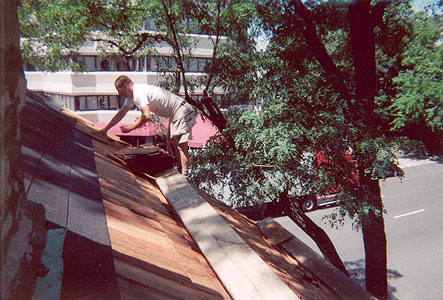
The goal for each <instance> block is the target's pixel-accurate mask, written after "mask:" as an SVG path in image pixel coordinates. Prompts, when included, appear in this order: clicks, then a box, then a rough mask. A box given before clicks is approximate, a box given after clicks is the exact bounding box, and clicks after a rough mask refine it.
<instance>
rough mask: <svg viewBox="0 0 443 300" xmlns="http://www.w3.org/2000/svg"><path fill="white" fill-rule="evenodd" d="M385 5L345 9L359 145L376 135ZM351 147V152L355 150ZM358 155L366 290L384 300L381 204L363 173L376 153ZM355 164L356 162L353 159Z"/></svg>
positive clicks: (362, 3) (361, 1) (364, 1)
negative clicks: (378, 48) (379, 27)
mask: <svg viewBox="0 0 443 300" xmlns="http://www.w3.org/2000/svg"><path fill="white" fill-rule="evenodd" d="M385 5H386V4H383V5H380V6H378V7H376V8H374V9H373V10H372V13H371V1H370V0H354V1H353V2H352V3H351V5H350V6H349V12H348V17H349V28H350V36H351V44H352V54H353V59H354V68H355V98H356V104H355V106H354V111H355V118H354V121H355V122H356V124H358V125H357V126H358V127H360V128H361V130H360V138H359V143H365V142H366V141H373V140H374V139H375V138H376V137H378V136H379V135H380V133H379V132H378V129H377V128H376V127H375V126H374V124H377V122H374V120H376V118H377V115H376V114H375V95H376V82H377V77H376V63H375V39H374V26H375V24H376V23H377V22H378V20H379V19H380V18H381V17H382V15H383V11H384V7H385ZM357 149H358V147H355V149H354V150H357ZM370 151H372V152H374V153H372V152H365V153H361V155H356V157H357V158H358V157H365V160H364V161H357V164H358V171H359V185H360V187H361V188H362V191H363V192H364V193H365V195H366V199H367V201H368V204H369V206H370V209H369V212H368V213H367V214H364V215H360V218H361V221H362V233H363V241H364V247H365V257H366V290H367V291H368V292H370V293H371V294H373V295H374V296H375V297H377V298H379V299H381V300H382V299H383V300H384V299H388V276H387V249H386V233H385V227H384V220H383V204H382V200H381V195H380V185H379V182H378V180H372V179H371V178H370V175H368V174H365V170H366V169H367V168H370V167H371V165H368V163H367V162H368V161H369V162H371V161H375V159H376V157H377V154H376V153H375V151H376V150H370ZM357 160H358V159H357Z"/></svg>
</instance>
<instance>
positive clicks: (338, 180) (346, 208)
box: [195, 1, 410, 299]
mask: <svg viewBox="0 0 443 300" xmlns="http://www.w3.org/2000/svg"><path fill="white" fill-rule="evenodd" d="M259 10H260V12H261V15H260V16H261V17H262V19H263V23H264V26H265V29H266V30H269V31H270V32H271V33H272V37H271V43H270V45H269V47H268V49H267V52H266V53H265V54H264V55H262V56H260V57H259V60H260V63H259V64H258V67H257V69H256V72H258V73H259V74H261V76H260V78H259V81H258V82H257V84H256V88H255V89H251V90H250V91H251V92H252V96H251V98H254V97H257V98H258V99H260V101H258V102H259V104H260V108H261V109H260V111H259V112H258V113H256V112H245V113H243V114H242V115H241V116H240V117H238V119H237V120H235V119H234V120H232V119H230V120H229V122H228V124H229V126H230V127H229V128H228V129H227V130H226V131H225V134H227V135H231V136H232V137H233V139H234V141H235V150H232V149H231V148H230V146H229V144H228V143H226V141H224V139H223V138H216V139H214V144H213V145H212V146H210V147H208V149H206V150H205V151H204V152H203V153H199V155H202V156H200V157H198V156H197V157H196V159H197V164H198V165H197V166H196V168H197V169H196V175H195V176H196V179H197V181H203V183H202V184H201V185H200V187H201V188H205V187H206V188H208V187H210V185H211V184H214V183H216V182H219V183H220V182H221V183H222V184H221V185H222V186H230V187H231V189H232V190H231V192H232V193H233V200H234V201H235V202H236V204H237V205H241V204H242V201H243V202H244V201H248V200H247V199H254V198H253V197H255V199H254V200H255V201H265V200H271V201H277V202H281V203H287V204H286V206H287V205H288V201H287V198H288V196H291V195H294V194H295V195H299V196H301V195H303V194H322V193H324V192H325V191H327V190H328V189H330V188H331V187H338V188H339V190H340V191H341V192H340V194H339V197H340V200H341V202H340V209H339V211H338V213H337V214H335V215H333V216H331V218H332V219H333V220H334V221H335V222H342V221H343V217H344V216H345V215H349V216H350V217H351V218H355V225H356V226H357V227H358V228H361V230H362V233H363V239H364V245H365V257H366V288H367V290H368V291H369V292H371V293H372V294H373V295H375V296H376V297H378V298H380V299H387V259H386V257H387V255H386V235H385V231H384V220H383V203H382V199H381V195H380V185H379V181H380V180H382V179H384V178H387V177H388V176H389V175H392V174H396V175H398V176H401V175H402V174H403V173H402V171H401V170H400V169H399V168H398V162H397V160H396V156H395V152H394V149H397V148H398V147H399V146H404V145H405V144H407V143H406V142H407V139H405V138H398V137H397V136H396V135H395V134H393V132H392V131H391V129H392V127H391V126H390V120H391V117H392V116H390V115H389V112H387V111H386V108H387V107H389V105H390V104H391V103H392V101H393V98H394V96H395V93H396V90H395V86H394V84H393V82H392V79H393V78H394V77H395V76H396V75H397V74H398V72H399V68H400V67H401V59H400V58H401V53H402V52H403V51H404V48H405V46H406V45H405V43H404V42H402V41H403V40H404V38H405V36H407V35H408V33H409V26H408V23H407V21H406V20H407V17H408V15H409V14H410V3H409V1H392V2H389V3H388V2H387V1H379V2H377V3H375V5H373V6H372V5H371V3H370V1H352V3H351V4H349V5H348V4H346V3H343V2H335V1H329V2H326V3H325V2H319V1H306V2H304V4H303V3H301V1H288V2H282V3H276V2H274V1H264V3H263V5H262V6H260V7H259ZM394 41H397V42H394ZM394 45H395V46H394ZM222 157H223V159H222ZM214 169H215V171H214ZM225 174H229V175H228V176H227V177H225V178H224V179H223V178H222V177H223V175H225ZM205 181H206V182H205ZM289 205H291V206H292V203H291V202H289ZM294 211H297V208H295V207H293V209H292V210H290V211H289V210H288V211H287V213H288V214H292V212H294ZM293 219H295V221H296V222H297V219H298V218H297V217H295V216H294V218H293ZM299 223H301V222H299Z"/></svg>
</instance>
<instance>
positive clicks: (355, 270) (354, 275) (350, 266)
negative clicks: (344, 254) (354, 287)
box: [344, 259, 403, 300]
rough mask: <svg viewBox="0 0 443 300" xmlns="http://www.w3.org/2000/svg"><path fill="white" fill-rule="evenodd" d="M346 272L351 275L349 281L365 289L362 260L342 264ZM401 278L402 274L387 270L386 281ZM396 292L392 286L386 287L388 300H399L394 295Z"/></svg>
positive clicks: (363, 262)
mask: <svg viewBox="0 0 443 300" xmlns="http://www.w3.org/2000/svg"><path fill="white" fill-rule="evenodd" d="M344 264H345V267H346V270H347V271H348V272H349V275H351V279H352V280H353V281H354V282H355V283H357V284H358V285H359V286H361V287H362V288H364V289H366V286H365V261H364V259H359V260H355V261H346V262H344ZM401 277H403V275H402V274H400V273H399V272H398V271H396V270H392V269H388V280H392V279H398V278H401ZM396 292H397V289H396V288H395V287H393V286H390V285H389V286H388V294H389V300H400V299H399V298H397V297H396V296H395V295H394V294H395V293H396Z"/></svg>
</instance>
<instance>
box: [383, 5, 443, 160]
mask: <svg viewBox="0 0 443 300" xmlns="http://www.w3.org/2000/svg"><path fill="white" fill-rule="evenodd" d="M411 23H412V24H413V34H412V36H411V42H410V43H409V44H408V47H407V49H406V51H405V52H404V53H403V59H402V69H401V71H400V73H399V74H398V76H397V77H396V78H395V79H394V82H395V84H396V85H397V86H398V93H397V95H396V98H395V100H394V101H393V103H392V104H391V106H390V109H391V110H392V112H393V115H394V119H393V121H392V123H393V126H394V129H395V130H399V131H403V132H404V133H405V134H411V135H412V134H413V133H414V132H417V131H419V132H421V134H419V136H421V137H419V136H417V138H421V139H422V140H423V141H424V142H425V143H426V144H427V146H428V149H430V150H431V152H433V153H438V152H439V151H441V147H442V145H443V138H442V137H441V136H442V133H443V125H442V124H443V123H442V120H443V92H442V91H443V46H442V44H441V38H442V36H441V32H442V26H443V22H442V17H441V16H440V15H433V16H429V15H427V14H426V13H425V12H420V13H417V14H415V15H414V16H413V17H412V22H411ZM426 137H428V138H429V140H427V139H426Z"/></svg>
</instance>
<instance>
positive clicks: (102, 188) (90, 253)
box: [22, 94, 363, 300]
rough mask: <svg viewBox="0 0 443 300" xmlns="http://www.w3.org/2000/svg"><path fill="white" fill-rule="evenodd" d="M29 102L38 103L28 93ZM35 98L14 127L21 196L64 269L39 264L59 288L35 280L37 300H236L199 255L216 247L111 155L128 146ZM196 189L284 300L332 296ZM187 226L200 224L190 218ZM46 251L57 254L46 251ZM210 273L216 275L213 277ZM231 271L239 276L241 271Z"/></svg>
mask: <svg viewBox="0 0 443 300" xmlns="http://www.w3.org/2000/svg"><path fill="white" fill-rule="evenodd" d="M31 96H32V94H30V97H31ZM31 98H33V99H34V100H37V102H38V101H43V99H41V98H39V97H36V96H35V95H34V96H32V97H31ZM30 100H32V99H30ZM34 100H32V101H28V102H27V103H26V105H25V108H26V109H25V113H26V115H25V117H26V122H25V123H24V124H23V126H22V127H23V129H24V130H22V131H23V132H24V138H23V146H22V153H23V156H24V162H25V163H24V173H25V185H26V188H27V192H28V199H29V200H31V201H35V202H39V203H41V204H43V205H44V206H45V209H46V218H47V220H48V224H49V226H48V229H49V230H48V232H50V231H51V230H55V233H56V234H55V235H56V236H57V237H60V236H62V238H61V239H60V238H58V239H56V241H59V244H58V247H59V248H57V249H60V247H61V249H62V250H61V254H60V255H61V258H60V259H61V260H62V261H63V262H64V264H62V269H61V270H55V271H54V270H52V269H51V268H50V267H48V268H50V269H51V270H50V272H49V273H48V274H49V275H51V274H52V273H53V271H54V272H58V273H56V274H59V277H58V278H59V279H58V280H60V282H59V284H56V283H54V282H53V281H50V282H49V281H47V282H46V286H45V285H44V279H42V282H43V283H40V284H37V286H38V287H39V288H38V289H37V290H38V293H37V292H36V296H38V297H40V298H43V299H44V298H45V295H47V294H48V293H49V292H48V290H49V289H51V291H50V293H51V294H54V293H58V295H59V298H60V299H83V298H84V299H234V298H235V297H234V296H233V295H234V294H233V293H232V291H234V289H231V288H230V287H227V286H226V284H227V281H229V280H224V279H223V276H224V278H226V274H227V275H228V277H229V274H230V273H229V272H230V271H229V270H228V269H226V264H218V263H217V262H215V264H214V260H213V258H211V259H210V258H208V256H207V253H208V249H209V251H212V250H213V249H215V248H217V247H219V246H220V245H217V247H215V246H216V245H214V247H212V246H211V245H201V244H200V246H199V244H198V242H199V241H198V238H196V236H195V235H194V233H191V234H190V232H192V231H191V230H190V229H189V227H188V228H187V227H186V226H188V225H186V226H185V225H184V222H185V221H182V219H181V218H182V215H181V213H182V212H179V211H177V206H176V204H174V205H171V200H170V199H166V198H165V196H164V195H167V193H166V192H165V191H163V193H162V191H161V190H160V189H159V187H158V185H157V184H158V182H159V181H158V180H157V182H156V180H155V179H156V178H154V177H152V176H150V175H148V174H143V173H142V172H139V170H138V171H137V170H135V171H134V165H131V163H130V162H128V161H125V159H122V156H121V155H119V154H122V153H123V154H124V153H128V150H127V149H128V147H129V145H128V144H126V143H124V142H121V141H120V140H119V139H118V138H117V137H114V136H108V137H101V136H98V135H97V134H96V128H94V127H93V125H92V123H91V122H89V121H87V120H84V119H82V118H81V117H78V116H76V115H75V114H74V113H72V112H69V111H64V110H63V112H64V113H60V112H58V111H56V110H53V109H52V108H49V107H45V105H42V104H41V103H37V102H36V101H34ZM61 125H63V126H61ZM129 152H131V151H129ZM142 152H143V151H142ZM148 152H149V151H148ZM154 152H156V151H153V152H152V153H154ZM160 152H161V151H160ZM52 153H54V154H52ZM163 158H164V157H163ZM163 158H162V159H163ZM162 161H164V160H162ZM169 172H170V173H171V171H169ZM45 174H46V175H45ZM185 184H187V183H186V182H185ZM186 188H188V189H189V186H188V187H186ZM196 192H197V193H198V194H199V195H200V196H201V197H202V198H203V199H204V200H203V201H206V202H207V203H209V205H210V206H211V207H212V208H213V210H214V211H215V214H216V215H217V217H218V218H220V217H221V219H223V220H224V221H223V222H225V223H226V224H227V226H228V227H229V230H231V231H233V232H235V234H236V235H238V236H239V239H240V240H242V243H244V245H246V246H241V248H239V249H245V247H246V248H248V249H249V250H247V251H252V252H254V255H255V256H257V259H259V260H260V261H261V263H262V262H264V263H265V265H266V267H265V268H267V269H270V270H271V272H272V273H273V276H275V275H276V276H275V278H277V280H278V281H281V282H282V284H283V285H284V287H285V289H287V290H288V291H289V293H290V294H291V295H288V294H286V295H288V297H287V299H294V298H295V299H317V300H320V299H324V300H334V299H341V297H340V296H339V295H338V294H337V293H335V292H334V289H333V288H331V287H329V286H328V285H326V284H325V283H324V282H323V281H322V280H321V279H320V278H318V277H317V276H316V275H315V274H314V273H313V272H311V271H310V270H308V269H306V268H304V267H303V266H302V265H300V264H299V263H298V262H297V261H296V260H295V259H294V258H293V257H291V255H289V254H288V253H286V252H284V251H281V249H279V248H278V247H275V245H273V243H272V241H270V240H269V239H267V238H266V237H265V235H264V234H263V233H262V232H261V231H260V228H259V227H258V226H257V224H256V223H255V222H254V221H252V220H250V219H248V218H247V217H245V216H244V215H242V214H240V213H238V212H236V211H235V210H233V209H231V208H230V207H228V206H226V205H224V204H222V203H220V202H218V201H217V200H215V199H213V198H212V197H210V196H208V195H205V194H203V193H201V192H200V191H198V190H196ZM181 196H183V195H181ZM199 201H200V200H199ZM180 205H181V204H179V206H180ZM192 205H194V204H192ZM183 220H184V219H183ZM195 221H196V222H199V220H198V216H197V220H195ZM186 222H187V221H186ZM186 222H185V223H186ZM217 222H218V221H217ZM195 228H197V230H199V227H195ZM195 228H194V229H193V230H194V232H195ZM200 228H201V227H200ZM203 228H204V227H203ZM52 233H53V232H52ZM52 233H51V234H48V236H54V234H52ZM203 234H206V232H203ZM206 241H207V242H209V241H212V242H213V243H214V242H215V243H220V244H223V243H224V242H225V241H223V240H220V239H215V240H214V239H207V240H206ZM236 241H238V240H236ZM236 243H237V242H236ZM48 245H51V243H48ZM54 247H55V246H54ZM235 247H236V245H233V247H231V248H230V249H231V250H232V249H237V248H235ZM203 248H204V249H203ZM47 251H49V252H51V251H52V252H54V253H55V252H56V251H55V250H54V249H51V248H50V247H49V248H48V249H47ZM221 251H222V252H223V251H224V250H223V248H221ZM242 251H243V250H242ZM52 252H51V253H50V254H51V255H53V254H54V253H52ZM231 254H232V253H231ZM205 255H206V256H205ZM248 255H249V254H248ZM216 257H218V256H216ZM249 257H250V255H249ZM231 258H232V256H224V259H228V260H229V259H231ZM254 259H255V258H254ZM253 261H257V260H253ZM217 268H218V269H220V268H221V269H222V272H224V275H223V276H221V275H220V273H216V272H218V269H217ZM252 269H254V268H252ZM252 269H251V270H252ZM239 270H240V271H241V272H245V273H247V272H248V268H247V267H246V269H245V268H243V269H239ZM254 270H262V269H258V268H257V269H254ZM51 272H52V273H51ZM264 274H265V273H264ZM266 274H268V275H266ZM266 274H265V275H264V276H265V278H267V277H266V276H269V273H266ZM49 275H48V276H49ZM235 275H238V274H232V276H233V277H234V276H235ZM244 275H245V276H243V277H245V278H249V277H248V274H244ZM56 277H57V276H56ZM240 277H241V276H240ZM240 277H239V278H240ZM243 277H242V278H243ZM252 277H254V276H252ZM271 277H272V276H271ZM52 278H55V277H52ZM269 278H270V277H269ZM272 280H273V281H275V279H272ZM236 284H237V285H240V286H241V284H242V283H241V282H237V283H236ZM276 286H281V285H279V284H277V285H276ZM288 287H289V289H288ZM252 288H254V283H253V284H252ZM255 288H256V289H260V287H257V285H255ZM57 289H58V290H57ZM229 291H231V292H229ZM285 293H286V292H285ZM36 298H37V297H36ZM236 299H239V298H238V296H237V298H236ZM243 299H246V298H243ZM243 299H242V300H243ZM248 299H249V298H248ZM251 299H252V298H251ZM260 299H273V297H272V296H271V298H269V297H264V298H260ZM362 299H363V298H362Z"/></svg>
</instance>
